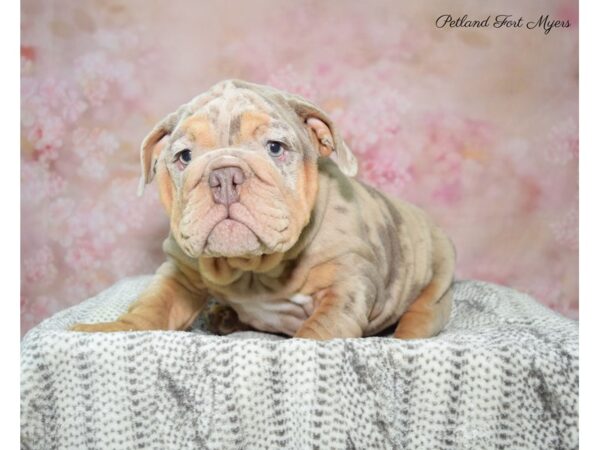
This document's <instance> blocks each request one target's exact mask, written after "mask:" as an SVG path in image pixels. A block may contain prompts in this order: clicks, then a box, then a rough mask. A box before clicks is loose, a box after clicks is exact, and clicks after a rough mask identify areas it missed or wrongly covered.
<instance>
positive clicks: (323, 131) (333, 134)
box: [288, 95, 358, 177]
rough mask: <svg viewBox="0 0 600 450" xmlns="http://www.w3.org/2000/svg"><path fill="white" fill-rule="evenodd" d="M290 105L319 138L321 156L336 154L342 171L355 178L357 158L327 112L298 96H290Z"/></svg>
mask: <svg viewBox="0 0 600 450" xmlns="http://www.w3.org/2000/svg"><path fill="white" fill-rule="evenodd" d="M288 103H289V105H290V106H291V107H292V108H293V109H294V111H296V113H297V114H298V115H299V116H300V118H301V119H302V121H303V122H304V123H305V124H306V126H307V127H308V129H309V130H310V131H311V132H312V133H314V134H315V136H316V137H317V141H318V142H319V154H320V155H321V156H324V157H327V156H330V155H331V154H332V153H335V156H336V161H337V165H338V166H339V168H340V170H341V171H342V172H343V173H344V174H346V175H348V176H350V177H353V176H355V175H356V172H358V163H357V162H356V157H355V156H354V154H353V153H352V152H351V151H350V149H349V148H348V146H347V145H346V143H345V142H344V140H343V139H342V136H341V135H340V133H339V131H338V130H337V128H336V127H335V125H334V124H333V122H332V121H331V119H330V118H329V116H328V115H327V114H326V113H325V111H323V110H322V109H321V108H319V107H318V106H316V105H314V104H313V103H311V102H309V101H308V100H305V99H303V98H302V97H298V96H296V95H289V97H288Z"/></svg>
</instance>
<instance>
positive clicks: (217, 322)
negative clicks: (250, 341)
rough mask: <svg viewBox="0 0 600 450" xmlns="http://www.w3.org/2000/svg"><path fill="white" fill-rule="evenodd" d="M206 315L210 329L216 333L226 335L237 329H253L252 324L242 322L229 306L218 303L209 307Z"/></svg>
mask: <svg viewBox="0 0 600 450" xmlns="http://www.w3.org/2000/svg"><path fill="white" fill-rule="evenodd" d="M205 315H206V326H207V328H208V331H210V332H211V333H214V334H218V335H221V336H224V335H227V334H231V333H235V332H236V331H250V330H253V328H252V327H251V326H250V325H246V324H245V323H242V322H241V321H240V319H239V318H238V315H237V313H236V312H235V311H234V310H233V309H232V308H230V307H229V306H224V305H219V304H218V303H216V304H214V305H212V306H211V307H210V308H208V310H207V311H206V312H205Z"/></svg>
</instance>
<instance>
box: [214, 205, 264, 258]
mask: <svg viewBox="0 0 600 450" xmlns="http://www.w3.org/2000/svg"><path fill="white" fill-rule="evenodd" d="M261 253H263V245H262V244H261V242H260V239H259V238H258V236H257V235H256V234H255V233H254V232H253V231H252V230H251V229H250V227H248V226H247V225H245V224H244V223H242V222H240V221H239V220H236V219H233V218H232V217H231V215H230V214H228V216H227V218H225V219H223V220H221V221H220V222H218V223H216V224H215V226H214V227H213V229H212V230H211V231H210V233H209V234H208V237H207V239H206V245H205V246H204V250H203V252H202V254H203V255H205V256H210V257H219V256H221V257H244V256H255V255H260V254H261Z"/></svg>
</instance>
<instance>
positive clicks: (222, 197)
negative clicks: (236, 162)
mask: <svg viewBox="0 0 600 450" xmlns="http://www.w3.org/2000/svg"><path fill="white" fill-rule="evenodd" d="M244 181H246V176H245V175H244V172H243V171H242V169H240V168H239V167H231V166H230V167H220V168H218V169H214V170H212V171H211V172H210V175H209V176H208V185H209V187H210V190H211V192H212V197H213V200H214V201H215V203H218V204H221V205H225V206H229V205H231V204H233V203H236V202H238V201H239V199H240V187H241V185H242V184H243V183H244Z"/></svg>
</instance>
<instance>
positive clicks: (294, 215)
mask: <svg viewBox="0 0 600 450" xmlns="http://www.w3.org/2000/svg"><path fill="white" fill-rule="evenodd" d="M332 153H335V154H336V160H337V163H338V165H339V167H340V169H341V170H342V172H344V173H346V174H347V175H350V176H352V175H354V174H355V173H356V167H357V165H356V160H355V158H354V156H353V155H352V153H351V152H350V150H349V149H348V148H347V147H346V145H345V144H344V142H343V141H342V139H341V137H340V135H339V133H338V132H337V130H336V129H335V127H334V126H333V124H332V123H331V120H330V119H329V118H328V117H327V115H326V114H325V113H324V112H323V111H322V110H321V109H319V108H318V107H316V106H315V105H313V104H311V103H309V102H308V101H306V100H304V99H302V98H300V97H298V96H295V95H290V94H287V93H284V92H281V91H278V90H276V89H273V88H269V87H266V86H260V85H256V84H252V83H247V82H243V81H237V80H231V81H224V82H221V83H219V84H217V85H215V86H214V87H213V88H211V89H210V90H209V91H208V92H206V93H204V94H201V95H199V96H198V97H196V98H194V99H193V100H192V101H190V102H189V103H187V104H185V105H182V106H181V107H180V108H179V109H178V110H177V111H175V112H174V113H171V114H169V115H168V116H167V117H165V118H164V119H163V120H162V121H160V122H159V123H158V124H157V125H156V126H155V127H154V129H153V130H152V131H151V132H150V134H149V135H148V136H147V137H146V138H145V139H144V141H143V143H142V149H141V163H142V180H141V184H140V187H141V188H142V189H143V186H144V184H147V183H149V182H150V181H152V179H153V178H154V177H156V179H157V182H158V187H159V192H160V197H161V201H162V203H163V205H164V207H165V209H166V210H167V213H168V214H169V216H170V218H171V232H172V234H173V237H174V238H175V239H176V240H177V243H178V244H179V246H180V247H181V248H182V250H183V251H184V252H185V253H186V254H187V255H188V256H190V257H193V258H198V257H241V258H244V257H252V256H257V255H268V254H273V253H283V252H285V251H286V250H288V249H289V248H291V247H292V246H293V245H294V243H295V242H296V241H297V240H298V238H299V236H300V233H301V231H302V229H303V228H304V227H305V226H306V224H307V223H308V221H309V219H310V214H311V210H312V208H313V206H314V203H315V197H316V192H317V160H318V158H319V157H327V156H329V155H331V154H332Z"/></svg>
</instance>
